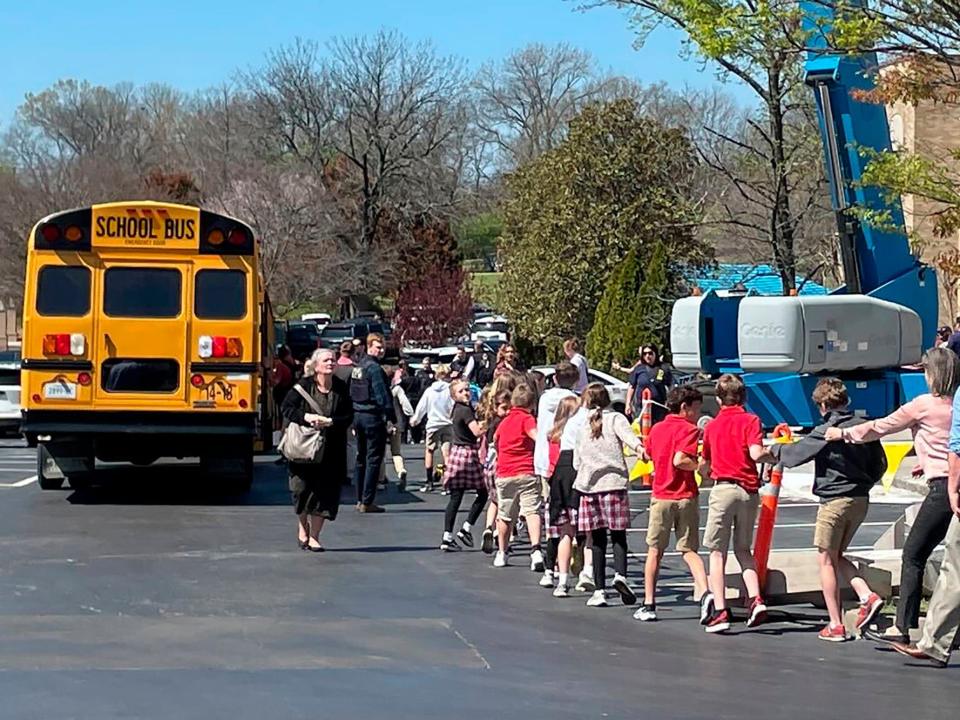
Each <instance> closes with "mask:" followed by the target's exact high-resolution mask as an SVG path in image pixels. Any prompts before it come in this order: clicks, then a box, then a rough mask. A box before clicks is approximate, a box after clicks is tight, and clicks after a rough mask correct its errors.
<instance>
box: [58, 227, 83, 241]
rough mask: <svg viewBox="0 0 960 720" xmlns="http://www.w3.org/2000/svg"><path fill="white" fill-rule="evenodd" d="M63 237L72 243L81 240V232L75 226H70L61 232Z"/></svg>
mask: <svg viewBox="0 0 960 720" xmlns="http://www.w3.org/2000/svg"><path fill="white" fill-rule="evenodd" d="M63 236H64V237H65V238H66V239H67V240H69V241H70V242H72V243H75V242H80V241H81V240H83V230H82V229H80V228H79V227H77V226H76V225H70V226H69V227H68V228H67V229H66V230H64V231H63Z"/></svg>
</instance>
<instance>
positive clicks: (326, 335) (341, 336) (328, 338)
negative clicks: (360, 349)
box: [320, 318, 386, 349]
mask: <svg viewBox="0 0 960 720" xmlns="http://www.w3.org/2000/svg"><path fill="white" fill-rule="evenodd" d="M373 332H376V333H380V334H381V335H384V339H386V333H385V332H384V327H383V323H381V322H380V321H379V320H370V319H367V318H355V319H353V320H344V321H343V322H338V323H331V324H330V325H327V326H326V327H325V328H324V329H323V332H321V333H320V343H321V345H322V346H323V347H328V348H334V349H336V348H338V347H340V343H342V342H344V341H345V340H353V339H354V338H356V339H358V340H365V339H366V337H367V335H369V334H370V333H373Z"/></svg>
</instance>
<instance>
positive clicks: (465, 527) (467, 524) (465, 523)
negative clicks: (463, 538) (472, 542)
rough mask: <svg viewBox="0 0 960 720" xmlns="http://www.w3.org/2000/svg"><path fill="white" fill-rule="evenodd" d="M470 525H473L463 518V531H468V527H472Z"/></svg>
mask: <svg viewBox="0 0 960 720" xmlns="http://www.w3.org/2000/svg"><path fill="white" fill-rule="evenodd" d="M472 527H473V525H471V524H470V523H468V522H467V521H466V520H464V522H463V531H464V532H470V528H472Z"/></svg>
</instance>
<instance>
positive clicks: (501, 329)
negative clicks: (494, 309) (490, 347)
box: [470, 315, 510, 343]
mask: <svg viewBox="0 0 960 720" xmlns="http://www.w3.org/2000/svg"><path fill="white" fill-rule="evenodd" d="M470 340H471V342H475V341H477V340H483V341H484V342H486V341H487V340H497V341H500V342H501V343H505V342H509V340H510V324H509V323H508V322H507V319H506V318H505V317H503V316H502V315H486V316H484V317H480V318H477V319H476V320H474V322H473V325H471V326H470Z"/></svg>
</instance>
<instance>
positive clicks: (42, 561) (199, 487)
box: [0, 440, 958, 719]
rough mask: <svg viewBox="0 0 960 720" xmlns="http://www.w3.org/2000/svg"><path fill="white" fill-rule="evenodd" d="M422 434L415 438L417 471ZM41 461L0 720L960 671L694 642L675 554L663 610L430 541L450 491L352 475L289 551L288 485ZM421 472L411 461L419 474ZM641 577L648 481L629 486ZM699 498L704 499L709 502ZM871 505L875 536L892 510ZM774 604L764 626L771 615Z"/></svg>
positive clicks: (811, 642) (470, 702)
mask: <svg viewBox="0 0 960 720" xmlns="http://www.w3.org/2000/svg"><path fill="white" fill-rule="evenodd" d="M418 453H419V449H418V448H407V449H406V454H407V456H408V458H409V464H410V467H411V470H412V475H413V476H414V477H415V476H416V472H417V470H419V468H418V465H417V463H416V460H415V458H416V457H417V455H418ZM34 457H35V455H34V451H33V450H30V449H28V448H26V447H25V446H24V445H23V443H22V442H20V441H15V440H3V441H0V549H2V550H0V552H2V555H0V556H2V558H3V560H2V562H0V639H2V642H0V670H2V672H0V692H2V694H3V697H4V710H3V712H2V713H0V714H2V717H4V718H41V717H42V718H49V717H70V718H106V717H117V718H121V717H122V718H131V717H138V718H139V717H144V718H148V717H149V718H161V717H162V718H169V717H178V718H205V719H208V718H211V717H231V718H266V717H284V718H286V717H293V716H295V715H304V714H307V715H310V716H319V717H333V718H371V717H384V716H388V715H389V716H390V717H397V718H407V717H417V718H434V717H436V718H441V717H443V718H448V717H463V718H473V717H477V718H479V717H484V718H486V717H491V716H495V717H503V718H513V717H524V718H531V717H551V718H593V717H597V718H601V717H610V718H627V717H630V718H633V717H645V718H674V719H675V718H707V717H710V718H717V717H749V716H759V715H767V714H775V715H776V716H778V717H797V718H799V717H804V718H806V717H824V718H830V717H838V716H839V715H840V714H841V713H842V714H851V713H855V714H857V715H866V716H873V717H897V716H900V715H903V714H907V713H910V714H911V715H912V716H914V717H944V716H947V715H948V714H950V713H952V712H953V711H954V701H953V696H954V690H955V685H956V680H957V677H958V675H957V673H958V669H957V668H958V666H956V665H953V666H951V667H949V668H947V669H946V670H935V669H932V668H926V667H911V666H910V665H909V664H905V663H904V662H901V661H900V658H899V657H895V656H893V655H891V654H890V653H887V652H878V651H877V649H876V648H875V647H874V646H873V645H872V644H871V643H869V642H866V641H857V642H851V643H846V644H843V645H831V644H827V643H822V642H819V641H817V640H816V633H817V631H818V630H819V628H820V626H821V625H822V621H823V613H822V612H820V611H818V610H816V609H814V608H792V609H791V614H790V616H789V618H790V621H788V622H773V623H771V624H769V625H766V626H762V627H760V628H757V629H755V630H753V631H747V630H746V629H745V628H744V627H743V626H742V625H740V626H739V627H736V628H735V631H734V632H732V633H731V634H730V635H729V636H724V637H717V636H707V635H706V634H705V633H703V631H702V629H701V628H700V627H699V626H698V625H697V623H696V621H695V618H696V615H697V608H696V606H695V605H694V604H693V603H691V602H690V601H689V584H688V582H687V578H686V576H685V574H684V573H683V567H684V566H683V564H682V562H681V561H680V560H679V558H677V557H675V556H670V557H668V558H667V561H666V567H665V571H664V575H663V579H662V584H663V592H662V593H661V596H660V597H659V598H658V610H659V612H660V616H661V620H660V621H659V622H657V623H652V624H641V623H638V622H636V621H634V620H633V619H632V618H631V613H632V609H631V608H625V607H622V606H619V605H618V604H613V605H612V606H611V607H609V608H604V609H591V608H587V607H585V605H584V601H585V599H586V598H585V597H584V596H581V595H578V594H575V595H574V596H573V597H571V598H569V599H566V600H557V599H554V598H552V597H551V596H550V593H549V591H547V590H543V589H541V588H539V587H538V586H537V584H536V580H537V577H536V576H535V575H534V574H533V573H531V572H530V571H529V569H528V567H525V566H524V563H523V559H524V558H523V557H522V556H521V557H519V558H518V559H517V561H516V563H515V564H513V565H512V566H511V567H509V568H507V569H504V570H496V569H494V568H492V567H491V566H490V562H489V560H490V559H489V558H488V557H487V556H484V555H483V554H482V553H480V552H479V551H467V552H463V553H458V554H441V553H440V552H439V551H438V550H437V545H438V543H439V540H440V531H441V523H442V511H443V506H444V504H445V498H443V497H441V496H440V495H437V494H433V495H419V494H417V493H410V492H407V493H399V492H398V491H397V490H396V488H395V486H393V485H391V487H390V489H389V490H388V491H387V493H386V494H385V495H384V496H383V498H382V499H383V501H384V502H385V504H386V506H387V508H388V512H387V513H386V514H384V515H381V516H373V515H358V514H356V513H354V512H353V509H352V500H353V497H352V495H351V490H350V489H349V488H347V489H345V493H344V501H343V502H344V504H343V506H342V508H341V515H340V517H339V519H338V520H337V521H336V522H335V523H333V524H332V525H330V526H329V527H328V529H327V530H326V531H325V533H324V535H325V537H324V540H325V544H326V545H327V548H328V551H327V552H326V553H323V554H311V553H304V552H301V551H299V550H298V549H297V547H296V542H295V541H296V538H295V525H294V518H293V515H292V512H291V509H290V507H289V501H288V493H287V488H286V476H285V472H284V469H283V468H282V467H281V466H278V465H275V464H274V463H273V458H271V457H264V458H259V459H258V464H257V470H256V476H257V477H256V481H255V485H254V489H253V491H251V492H250V493H249V494H248V495H244V496H224V495H218V494H217V493H215V492H212V491H210V490H208V489H207V487H206V486H205V483H204V478H203V477H202V476H201V475H200V473H199V471H198V470H197V469H195V468H193V467H191V466H188V465H183V464H178V465H169V464H168V465H159V466H155V467H150V468H145V469H144V468H130V467H126V466H122V467H116V468H108V469H106V470H105V471H104V472H103V473H102V474H101V477H102V479H103V480H104V483H103V484H102V485H100V486H97V487H93V488H89V489H86V490H83V491H73V490H70V489H65V490H62V491H53V492H43V491H41V490H40V489H39V488H38V487H37V485H36V482H35V481H33V479H32V478H33V475H34V473H35V466H34V465H35V461H34ZM421 472H422V471H421ZM631 500H632V505H633V507H634V511H635V518H634V522H633V525H634V528H633V529H634V530H635V532H633V533H631V535H630V538H629V539H630V544H631V551H633V553H635V556H634V557H633V558H632V559H631V566H630V576H631V580H632V582H633V583H634V584H635V586H636V587H638V588H639V587H640V585H641V580H640V578H641V575H642V562H641V560H642V550H643V542H642V537H643V534H642V533H643V529H644V528H645V527H646V522H645V517H646V514H645V512H644V509H645V506H646V503H647V498H646V496H645V494H644V493H643V492H636V493H635V494H633V495H632V496H631ZM705 503H706V494H705V493H704V495H703V496H702V502H701V504H702V505H705ZM780 507H781V511H780V514H779V516H778V528H777V531H776V539H775V549H776V550H779V549H784V548H789V547H807V546H809V543H810V539H811V537H812V533H813V526H812V523H813V518H814V516H815V513H816V506H815V504H814V503H813V502H812V501H811V500H809V499H807V498H804V497H801V496H795V497H791V496H789V493H788V496H786V497H784V498H783V499H782V501H781V506H780ZM902 510H903V506H902V505H898V504H880V503H875V504H874V505H873V506H872V507H871V511H870V515H869V516H868V518H867V524H866V525H865V526H864V527H863V528H861V530H860V532H859V533H858V535H857V537H856V539H855V542H854V544H855V546H857V547H860V546H866V545H869V544H872V542H873V541H874V540H875V539H876V538H877V537H879V535H880V534H881V533H882V532H883V530H884V529H885V528H886V527H887V525H888V524H889V523H890V522H892V521H893V520H895V519H896V517H898V516H899V514H900V513H901V512H902ZM785 617H787V616H777V617H775V619H782V618H785Z"/></svg>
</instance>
